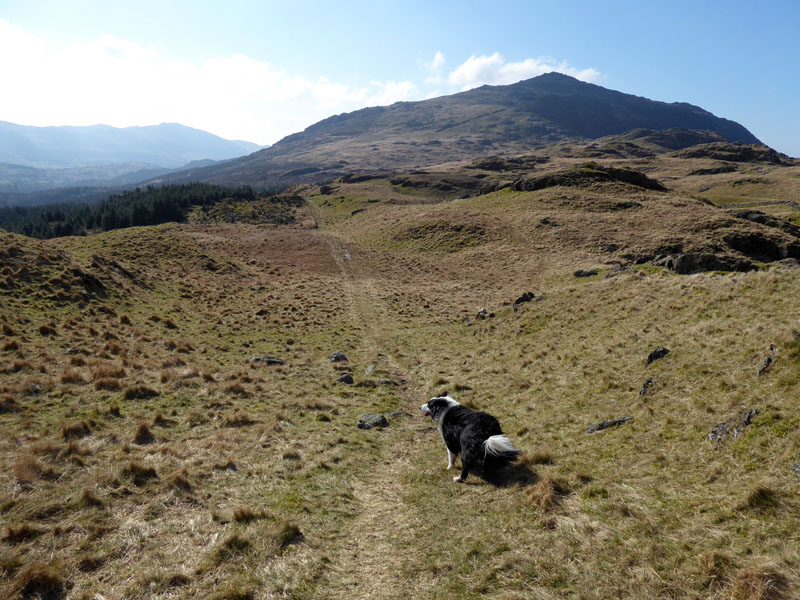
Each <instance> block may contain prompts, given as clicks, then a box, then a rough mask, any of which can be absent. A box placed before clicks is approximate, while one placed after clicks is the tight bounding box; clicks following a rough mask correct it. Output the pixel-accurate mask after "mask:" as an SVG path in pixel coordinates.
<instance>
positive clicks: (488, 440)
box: [419, 396, 520, 483]
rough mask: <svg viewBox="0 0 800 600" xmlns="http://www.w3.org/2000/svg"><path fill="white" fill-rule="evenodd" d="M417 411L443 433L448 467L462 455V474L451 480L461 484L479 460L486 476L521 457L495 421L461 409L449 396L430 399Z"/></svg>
mask: <svg viewBox="0 0 800 600" xmlns="http://www.w3.org/2000/svg"><path fill="white" fill-rule="evenodd" d="M419 409H420V410H421V411H422V412H423V413H424V414H425V415H429V416H430V417H431V418H432V419H433V422H434V423H436V426H437V427H438V428H439V433H441V434H442V439H443V440H444V445H445V446H447V468H448V469H452V468H453V461H454V460H455V458H456V456H458V455H459V454H460V455H461V475H459V476H458V477H453V481H457V482H459V483H462V482H463V481H464V480H465V479H466V478H467V475H468V474H469V470H470V468H471V467H472V466H473V465H475V463H477V462H479V461H482V462H483V473H484V474H488V473H490V472H491V471H492V470H494V469H495V468H497V467H500V466H502V465H503V464H505V463H508V462H511V461H512V460H514V459H515V458H516V457H517V456H518V455H519V454H520V451H519V450H517V449H516V448H515V447H514V445H513V444H512V443H511V440H509V439H508V438H507V437H506V436H505V435H504V434H503V432H502V430H501V429H500V423H498V422H497V419H495V418H494V417H493V416H492V415H489V414H486V413H485V412H478V411H475V410H471V409H469V408H467V407H466V406H462V405H461V404H459V403H458V402H456V401H455V400H453V399H452V398H451V397H450V396H438V397H436V398H431V399H430V400H428V402H427V403H425V404H423V405H422V406H420V407H419Z"/></svg>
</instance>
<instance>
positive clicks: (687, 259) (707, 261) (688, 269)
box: [653, 252, 756, 275]
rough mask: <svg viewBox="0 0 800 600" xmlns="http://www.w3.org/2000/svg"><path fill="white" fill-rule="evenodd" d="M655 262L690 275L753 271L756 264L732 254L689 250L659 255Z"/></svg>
mask: <svg viewBox="0 0 800 600" xmlns="http://www.w3.org/2000/svg"><path fill="white" fill-rule="evenodd" d="M653 264H654V265H655V266H657V267H667V268H668V269H670V270H672V271H675V272H676V273H680V274H681V275H689V274H691V273H702V272H705V271H752V270H754V269H755V268H756V266H755V265H754V264H753V263H752V262H750V261H749V260H746V259H743V258H735V257H731V256H717V255H716V254H711V253H710V252H687V253H685V254H671V255H668V256H661V257H657V258H656V259H655V260H654V261H653Z"/></svg>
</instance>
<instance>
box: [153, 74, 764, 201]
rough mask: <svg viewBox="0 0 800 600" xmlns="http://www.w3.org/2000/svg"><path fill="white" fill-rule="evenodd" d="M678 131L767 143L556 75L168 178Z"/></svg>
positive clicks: (734, 128)
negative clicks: (645, 131) (639, 131)
mask: <svg viewBox="0 0 800 600" xmlns="http://www.w3.org/2000/svg"><path fill="white" fill-rule="evenodd" d="M670 128H678V129H689V130H707V131H712V132H715V133H718V134H720V135H721V136H722V137H723V138H724V139H725V140H727V141H729V142H740V143H743V144H759V143H761V142H760V140H758V138H756V137H755V136H754V135H753V134H752V133H751V132H750V131H748V130H747V129H746V128H745V127H743V126H742V125H740V124H739V123H736V122H734V121H731V120H729V119H724V118H720V117H717V116H715V115H713V114H712V113H710V112H709V111H707V110H705V109H703V108H700V107H698V106H695V105H693V104H689V103H687V102H673V103H667V102H660V101H657V100H650V99H647V98H642V97H639V96H634V95H631V94H625V93H623V92H618V91H615V90H610V89H606V88H603V87H601V86H598V85H595V84H590V83H585V82H582V81H579V80H577V79H575V78H573V77H569V76H567V75H563V74H559V73H548V74H545V75H540V76H538V77H534V78H532V79H528V80H524V81H520V82H518V83H515V84H510V85H502V86H489V85H485V86H481V87H479V88H475V89H472V90H468V91H465V92H459V93H457V94H453V95H450V96H441V97H438V98H431V99H428V100H420V101H415V102H397V103H395V104H392V105H389V106H378V107H368V108H363V109H360V110H357V111H354V112H350V113H343V114H339V115H333V116H331V117H328V118H327V119H323V120H322V121H319V122H317V123H314V124H313V125H311V126H309V127H307V128H306V129H305V130H303V131H301V132H297V133H294V134H291V135H289V136H287V137H285V138H283V139H282V140H280V141H279V142H277V143H276V144H274V145H273V146H271V147H269V148H266V149H263V150H259V151H257V152H255V153H253V154H251V155H249V156H246V157H242V158H239V159H236V160H233V161H231V162H230V163H228V164H227V165H224V166H220V167H210V168H208V169H206V170H202V171H200V172H197V171H194V172H192V173H191V174H181V173H178V174H175V175H171V176H169V177H168V178H166V179H164V180H163V182H165V183H166V182H170V183H172V182H180V181H188V180H189V179H187V177H190V176H191V177H198V176H199V177H201V178H202V179H201V180H202V181H207V182H210V183H219V184H228V185H230V184H237V185H239V184H249V185H255V186H267V187H270V186H275V185H280V184H291V183H303V182H311V181H321V180H324V179H326V178H328V179H329V178H333V177H337V176H341V175H342V174H345V173H347V172H355V171H362V172H365V171H367V172H368V171H380V170H395V171H397V170H403V169H418V168H426V167H429V166H433V165H439V164H443V163H447V162H453V161H463V160H474V159H476V158H479V157H481V156H485V155H487V154H495V155H497V154H508V153H514V152H524V151H528V150H530V149H532V148H536V147H540V146H541V145H544V144H547V143H552V142H555V141H563V140H567V139H579V140H587V139H596V138H600V137H604V136H609V135H615V134H622V133H625V132H627V131H630V130H633V129H653V130H662V129H670ZM159 182H162V181H160V180H157V181H156V183H159Z"/></svg>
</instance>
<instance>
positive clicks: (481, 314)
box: [475, 308, 494, 320]
mask: <svg viewBox="0 0 800 600" xmlns="http://www.w3.org/2000/svg"><path fill="white" fill-rule="evenodd" d="M493 317H494V313H490V312H489V311H488V310H486V309H485V308H482V309H480V310H479V311H478V314H477V315H475V318H476V319H478V320H483V319H491V318H493Z"/></svg>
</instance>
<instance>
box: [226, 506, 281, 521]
mask: <svg viewBox="0 0 800 600" xmlns="http://www.w3.org/2000/svg"><path fill="white" fill-rule="evenodd" d="M261 519H274V517H273V516H272V515H271V514H269V513H268V512H266V511H263V510H253V509H251V508H247V507H244V506H240V507H238V508H236V509H235V510H234V511H233V521H234V522H235V523H250V522H252V521H258V520H261Z"/></svg>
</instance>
